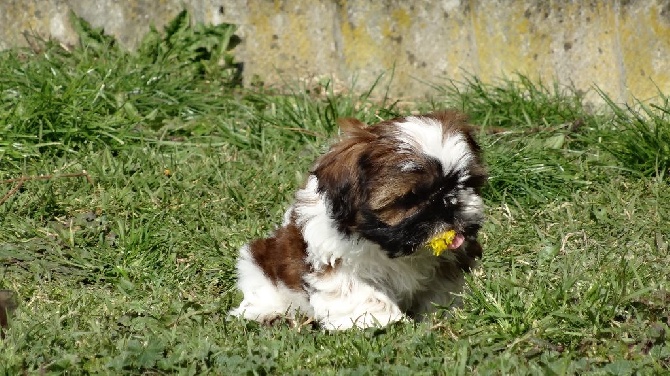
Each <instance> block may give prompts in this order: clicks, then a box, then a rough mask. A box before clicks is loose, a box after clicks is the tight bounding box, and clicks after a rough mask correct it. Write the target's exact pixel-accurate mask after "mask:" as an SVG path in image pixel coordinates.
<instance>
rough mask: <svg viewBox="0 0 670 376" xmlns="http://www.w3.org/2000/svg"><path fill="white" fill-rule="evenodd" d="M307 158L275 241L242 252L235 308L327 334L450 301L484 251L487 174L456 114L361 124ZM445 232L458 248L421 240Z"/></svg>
mask: <svg viewBox="0 0 670 376" xmlns="http://www.w3.org/2000/svg"><path fill="white" fill-rule="evenodd" d="M339 123H340V127H341V128H342V138H341V140H340V141H339V142H337V143H335V144H334V145H333V146H332V147H331V148H330V150H329V151H328V152H327V153H326V154H324V155H323V156H321V157H320V158H319V159H318V160H317V161H316V163H315V165H314V167H313V169H312V170H311V174H310V175H309V177H308V179H307V182H306V183H305V185H304V187H303V188H302V189H300V190H298V191H297V193H296V195H295V202H294V203H293V204H292V205H291V206H290V207H289V208H288V210H287V211H286V214H285V215H284V221H283V223H282V226H281V227H280V228H278V229H277V230H276V231H275V232H274V234H273V235H272V236H271V237H268V238H265V239H258V240H255V241H253V242H251V243H250V244H248V245H245V246H243V247H242V249H241V250H240V257H239V260H238V264H237V271H238V287H239V289H240V290H241V291H242V292H243V293H244V300H243V301H242V303H241V304H240V306H239V307H238V308H236V309H234V310H233V311H231V314H232V315H235V316H242V317H244V318H247V319H252V320H258V321H261V322H268V321H272V320H274V319H276V318H278V317H282V316H284V315H293V314H296V313H298V312H299V313H301V314H305V315H308V316H310V317H312V318H314V319H315V320H317V321H318V322H319V323H320V324H321V325H322V326H323V327H325V328H327V329H347V328H351V327H353V326H356V327H361V328H363V327H369V326H375V325H386V324H388V323H391V322H394V321H398V320H402V319H405V318H406V317H411V318H421V317H423V316H424V315H426V314H430V313H432V312H435V311H436V310H437V307H438V306H442V307H445V306H451V305H453V304H454V303H455V302H456V301H457V297H456V296H455V294H457V293H458V292H460V291H461V290H462V287H463V281H464V279H463V276H464V273H466V272H468V271H469V270H470V269H471V268H472V267H473V266H474V265H475V263H476V259H477V258H479V257H481V255H482V248H481V246H480V245H479V243H478V241H477V233H478V231H479V228H480V226H481V224H482V221H483V219H484V214H483V210H484V208H483V202H482V198H481V196H480V189H481V187H482V186H483V185H484V183H485V182H486V179H487V178H486V172H485V169H484V167H483V162H482V159H481V156H480V149H479V146H478V145H477V143H476V142H475V141H474V138H473V135H472V129H471V128H470V126H468V124H467V121H466V118H465V116H464V115H463V114H461V113H458V112H455V111H447V112H437V113H432V114H427V115H423V116H408V117H403V118H397V119H393V120H388V121H384V122H381V123H379V124H376V125H373V126H365V125H364V124H363V123H361V122H359V121H358V120H355V119H344V120H341V121H340V122H339ZM450 229H453V230H455V231H456V232H457V239H459V242H458V244H459V245H458V247H457V248H456V249H451V250H447V251H445V252H444V253H443V254H442V255H441V256H434V255H433V254H432V252H431V251H430V250H429V249H427V247H426V242H427V241H428V240H429V239H430V238H432V237H433V236H435V235H436V234H438V233H441V232H443V231H446V230H450Z"/></svg>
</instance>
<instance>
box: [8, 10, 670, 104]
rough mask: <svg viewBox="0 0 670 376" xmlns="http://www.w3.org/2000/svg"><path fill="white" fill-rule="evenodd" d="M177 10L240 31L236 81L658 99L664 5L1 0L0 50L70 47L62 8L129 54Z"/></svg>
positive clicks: (669, 37)
mask: <svg viewBox="0 0 670 376" xmlns="http://www.w3.org/2000/svg"><path fill="white" fill-rule="evenodd" d="M182 6H185V7H186V8H187V9H188V10H189V11H190V12H191V14H192V15H193V17H194V18H195V19H197V20H199V21H204V22H212V23H219V22H229V23H235V24H238V25H239V26H240V29H239V33H238V35H239V36H240V37H242V39H243V41H244V42H243V44H242V45H240V46H239V47H238V50H237V52H236V56H237V57H238V59H239V60H241V61H243V62H244V63H245V78H246V79H247V80H249V79H250V77H252V76H254V75H257V76H258V77H260V78H261V79H263V80H264V81H265V82H266V83H276V82H281V80H280V78H282V77H283V78H284V79H294V78H302V79H305V78H310V77H321V76H331V75H332V76H334V77H336V78H338V79H339V80H341V81H344V82H348V80H350V78H351V77H352V76H357V77H358V78H357V82H358V85H360V87H366V86H368V85H370V84H371V83H372V82H373V81H374V80H375V79H376V77H377V76H378V75H379V74H381V73H383V72H387V71H389V69H391V68H392V67H395V80H394V82H393V85H392V87H391V89H392V92H393V93H392V94H393V95H394V96H397V97H406V98H412V97H420V96H422V95H424V94H425V93H426V92H428V91H429V88H428V86H427V85H426V84H425V83H424V82H426V81H427V82H433V83H439V82H444V81H445V80H446V79H447V78H452V79H457V80H458V79H460V78H462V77H464V74H467V73H470V74H474V75H477V76H479V77H480V78H482V79H483V80H485V81H489V82H490V81H491V80H495V79H496V78H499V77H502V76H506V75H508V76H509V75H510V74H513V73H514V72H520V73H523V74H525V75H528V76H529V77H531V78H542V79H544V80H546V81H551V80H554V79H557V80H558V81H560V82H562V83H565V84H574V85H575V86H576V87H577V88H579V89H581V90H585V91H586V90H590V89H591V88H592V87H593V85H594V84H595V85H598V86H599V87H600V88H602V89H603V90H604V91H605V92H607V93H609V94H610V95H611V96H612V97H613V98H614V99H616V100H619V101H624V100H630V99H631V98H632V96H635V97H637V98H640V99H647V98H650V97H653V96H656V95H657V89H656V86H658V87H659V88H660V89H661V90H662V91H664V92H666V93H667V92H669V91H670V0H648V1H646V0H615V1H560V0H554V1H547V0H523V1H511V0H442V1H438V0H424V1H402V0H378V1H369V0H339V1H337V0H283V1H280V0H277V1H268V0H246V1H245V0H125V1H124V0H2V2H0V48H8V47H11V46H15V45H25V44H26V39H25V37H24V36H23V33H25V32H28V33H37V34H40V35H42V36H52V37H55V38H57V39H59V40H62V41H63V42H64V43H66V44H73V43H76V37H75V36H74V34H73V32H72V30H71V28H70V26H69V22H68V19H67V15H68V12H69V10H70V9H71V10H73V11H74V12H75V13H77V14H79V15H80V16H82V17H84V18H85V19H86V20H88V21H89V22H90V23H91V24H93V25H94V26H103V27H104V28H105V30H106V31H107V32H108V33H111V34H113V35H115V36H116V37H117V38H118V40H119V41H120V43H121V44H122V45H123V46H126V47H128V48H132V47H133V46H135V45H136V43H137V42H138V41H139V40H140V38H141V36H142V34H143V33H145V32H146V31H147V30H148V26H149V24H150V23H153V24H155V25H156V26H158V27H161V26H162V25H164V24H165V23H166V22H167V21H169V20H170V19H171V18H172V17H174V16H175V15H176V14H177V13H178V12H179V11H180V10H181V8H182ZM594 97H595V95H592V98H594Z"/></svg>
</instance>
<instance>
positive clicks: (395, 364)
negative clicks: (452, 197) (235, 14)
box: [0, 15, 670, 375]
mask: <svg viewBox="0 0 670 376" xmlns="http://www.w3.org/2000/svg"><path fill="white" fill-rule="evenodd" d="M78 25H79V28H80V30H81V35H82V45H83V47H78V48H74V49H70V50H64V49H63V48H62V47H60V46H58V45H55V44H52V43H49V42H39V43H37V44H36V46H37V47H38V48H33V49H32V50H12V51H5V52H3V53H2V54H1V55H0V114H1V115H0V180H7V179H17V178H19V177H21V176H28V177H35V176H40V175H48V176H47V177H46V178H44V179H43V180H27V181H23V182H22V185H21V187H20V189H17V190H16V191H15V192H13V193H12V192H10V191H12V188H13V187H16V186H17V185H18V184H19V183H20V182H19V181H16V180H14V181H12V182H4V183H3V184H2V185H0V197H2V196H6V198H5V199H4V202H3V203H2V204H0V264H1V265H2V267H1V268H0V289H10V290H14V291H16V293H17V295H18V296H19V298H20V305H19V308H18V309H17V311H16V312H15V314H14V315H13V316H12V319H11V322H10V328H9V330H7V331H6V336H5V338H4V339H2V340H0V344H1V346H0V370H2V373H4V374H8V375H13V374H20V373H28V374H33V373H49V374H58V373H95V374H99V373H102V374H117V373H132V374H139V373H143V374H165V373H183V374H207V373H211V374H261V375H262V374H315V373H318V374H410V373H411V374H448V375H456V374H472V373H474V374H491V373H494V374H577V373H578V374H632V373H639V374H662V373H667V372H668V371H669V369H670V328H669V327H668V325H669V320H670V312H669V310H668V307H669V306H670V295H668V291H669V290H670V281H669V275H668V272H667V260H668V256H669V253H670V249H669V246H668V243H670V187H669V186H668V181H667V179H666V178H667V176H668V174H667V173H664V172H663V171H667V170H664V169H667V158H666V157H667V153H666V152H664V151H663V147H664V146H667V142H665V141H663V140H667V136H668V133H667V132H668V131H669V130H670V125H669V124H668V120H667V113H668V110H669V109H670V107H668V104H667V101H665V102H663V101H661V104H660V105H657V106H656V107H653V106H651V105H648V104H645V105H644V107H641V108H642V109H641V110H640V109H634V108H630V109H628V108H625V107H622V106H619V105H617V104H615V103H613V102H612V101H609V109H603V110H602V112H601V113H600V112H594V111H592V110H590V109H589V108H588V107H587V106H585V105H584V104H583V103H582V97H581V96H580V95H578V93H575V92H574V91H572V90H570V89H569V88H568V89H563V88H560V87H557V86H551V87H547V86H545V85H543V84H541V83H533V82H532V81H530V80H528V79H527V78H525V77H517V78H515V79H509V80H506V81H501V82H500V83H496V84H492V85H488V84H483V83H482V82H480V81H478V80H476V79H475V78H473V79H471V80H468V81H466V82H462V83H456V84H450V83H449V84H444V85H437V87H436V91H435V97H434V98H433V99H432V101H427V102H422V103H417V104H415V105H414V106H410V107H403V108H398V107H396V106H395V105H394V103H393V102H392V101H391V100H390V99H388V98H387V99H386V100H382V101H378V100H374V99H373V98H374V97H375V95H370V93H364V94H362V95H354V94H350V93H346V92H345V93H333V92H332V90H329V86H328V85H325V87H324V88H323V89H324V90H323V91H324V92H325V93H326V95H318V96H317V95H312V94H310V93H308V92H307V91H305V90H301V89H300V88H299V87H297V88H294V89H293V90H292V91H291V92H290V93H289V94H281V95H280V94H278V93H274V92H271V91H268V90H265V89H262V88H256V89H253V90H242V89H240V88H238V87H237V81H236V80H237V77H236V74H235V69H234V68H235V62H234V60H233V59H232V57H231V56H230V52H229V47H230V46H231V43H229V39H227V38H232V37H231V35H232V32H231V29H230V28H227V27H226V26H225V25H224V26H221V27H219V28H215V29H211V28H204V27H202V26H198V25H191V24H189V23H188V17H187V15H181V16H180V18H178V19H176V20H175V22H173V24H172V26H170V27H168V29H167V32H166V33H165V34H160V33H157V32H153V33H152V34H150V35H149V36H148V37H147V39H146V40H145V43H144V44H143V45H142V47H141V48H140V49H139V50H138V52H136V53H128V52H124V51H121V50H119V49H117V48H116V47H115V44H114V42H113V40H111V39H109V38H107V37H104V35H103V34H102V33H101V32H100V31H99V30H93V29H91V28H90V27H88V26H87V25H86V24H85V23H79V24H78ZM161 51H162V52H161ZM157 57H158V58H157ZM217 67H220V69H219V68H217ZM373 89H374V93H379V92H381V94H383V89H384V88H383V85H381V84H380V85H378V87H376V88H373ZM371 90H372V89H371ZM447 106H448V107H456V108H460V109H462V110H463V111H465V112H467V113H468V114H469V115H470V116H471V118H472V120H473V122H474V123H476V124H480V125H481V127H480V128H479V129H480V134H479V139H480V142H481V143H482V145H483V148H484V150H485V152H486V160H487V162H488V164H489V166H490V172H491V179H490V184H489V186H488V187H487V189H486V191H485V195H486V202H487V206H488V221H487V223H486V225H485V226H484V228H483V231H482V242H483V245H484V248H485V257H484V259H483V260H482V268H481V270H479V271H478V272H477V273H475V274H473V275H472V276H471V277H470V279H469V281H468V286H469V292H468V294H466V295H465V296H464V305H463V307H462V308H460V309H458V310H454V311H453V313H452V317H451V318H449V319H447V320H434V321H432V322H425V323H402V324H397V325H392V326H390V327H387V328H384V329H370V330H364V331H349V332H342V333H328V332H325V331H322V330H319V329H316V328H312V327H309V326H298V327H289V326H286V325H279V326H275V327H271V328H264V327H260V326H259V325H258V324H256V323H253V322H245V321H238V320H228V319H227V318H226V312H227V311H228V310H229V309H230V308H232V307H233V306H235V304H236V303H237V302H239V300H240V298H241V297H240V294H239V293H238V292H237V291H236V290H235V287H234V281H235V274H234V262H235V258H236V252H237V249H238V248H239V247H240V246H241V245H242V244H243V243H244V242H246V241H248V240H249V239H251V238H254V237H257V236H262V235H264V234H266V233H267V232H268V231H269V230H270V229H272V228H273V227H274V226H275V225H276V224H277V223H278V222H279V221H280V218H281V214H282V211H283V209H284V207H285V206H286V204H287V203H288V202H289V201H290V199H291V195H292V193H293V191H294V189H295V188H296V187H297V186H298V185H299V184H300V183H301V181H302V179H303V178H304V173H305V171H306V170H307V168H308V167H309V165H310V163H311V161H312V160H313V159H314V158H315V156H317V155H318V154H319V153H320V152H321V151H322V150H323V148H324V145H326V144H327V142H328V139H329V138H330V137H332V136H333V135H334V134H335V132H336V128H335V125H334V119H335V118H336V117H339V116H356V117H358V118H360V119H362V120H365V121H368V122H372V121H376V120H378V119H384V118H389V117H392V116H395V115H398V114H404V113H408V112H410V111H414V110H428V109H431V108H443V107H447ZM627 132H641V133H638V134H643V135H649V136H650V137H637V138H631V137H630V136H629V134H628V133H627ZM651 136H653V137H651ZM633 140H637V141H638V142H633ZM633 156H635V157H636V159H633ZM664 158H666V159H664ZM650 166H653V167H654V168H650ZM82 170H85V171H86V172H87V174H88V175H89V176H90V178H91V181H90V182H89V181H88V180H87V179H86V178H84V177H82V176H79V177H62V175H64V174H76V173H80V172H81V171H82ZM10 193H11V194H10Z"/></svg>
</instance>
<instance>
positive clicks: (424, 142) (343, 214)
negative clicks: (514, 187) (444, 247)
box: [313, 111, 487, 257]
mask: <svg viewBox="0 0 670 376" xmlns="http://www.w3.org/2000/svg"><path fill="white" fill-rule="evenodd" d="M339 123H340V127H341V128H342V133H343V137H342V140H340V141H339V142H338V143H336V144H334V145H333V146H332V147H331V148H330V150H329V151H328V152H327V153H326V154H325V155H323V156H322V157H321V158H320V159H319V160H317V162H316V165H315V167H314V169H313V173H314V175H316V177H317V178H318V190H319V192H320V193H322V194H324V195H325V196H326V199H327V202H328V205H329V210H330V215H331V216H332V218H333V219H334V220H335V222H336V223H337V226H338V230H339V231H341V232H342V233H344V234H346V235H353V236H361V237H363V238H365V239H368V240H370V241H372V242H375V243H377V244H379V245H380V246H381V248H382V249H383V250H384V252H386V254H387V255H388V256H389V257H399V256H404V255H410V254H413V253H414V252H416V251H417V250H419V249H422V248H424V247H425V244H426V242H427V241H428V240H429V239H431V238H432V237H433V236H435V235H437V234H439V233H441V232H444V231H446V230H454V231H456V239H455V241H454V248H458V247H461V244H465V245H464V246H463V247H468V248H469V249H468V252H467V253H468V254H469V256H471V257H479V256H481V248H480V247H479V244H478V243H477V242H476V237H477V233H478V231H479V228H480V226H481V224H482V221H483V218H484V215H483V202H482V198H481V196H480V191H481V188H482V186H483V185H484V184H485V182H486V179H487V177H486V171H485V169H484V166H483V163H482V159H481V155H480V148H479V146H478V145H477V143H476V142H475V140H474V138H473V136H472V129H471V128H470V127H469V126H468V124H467V121H466V118H465V116H464V115H463V114H461V113H458V112H455V111H449V112H437V113H432V114H428V115H422V116H409V117H404V118H398V119H393V120H389V121H384V122H382V123H379V124H376V125H373V126H365V125H364V124H363V123H361V122H359V121H358V120H355V119H343V120H341V121H340V122H339Z"/></svg>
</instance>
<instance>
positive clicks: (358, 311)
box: [319, 301, 408, 330]
mask: <svg viewBox="0 0 670 376" xmlns="http://www.w3.org/2000/svg"><path fill="white" fill-rule="evenodd" d="M405 320H408V318H407V317H406V316H405V315H404V314H403V313H402V311H401V310H400V308H399V307H398V306H397V305H395V304H393V303H390V302H380V301H376V302H375V303H374V304H370V305H362V306H358V307H356V308H355V309H354V310H353V311H351V312H339V314H333V312H329V314H327V315H325V316H324V317H321V319H320V320H319V321H320V323H321V326H322V327H323V328H325V329H328V330H345V329H350V328H353V327H356V328H360V329H365V328H371V327H384V326H386V325H388V324H391V323H394V322H397V321H405Z"/></svg>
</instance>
